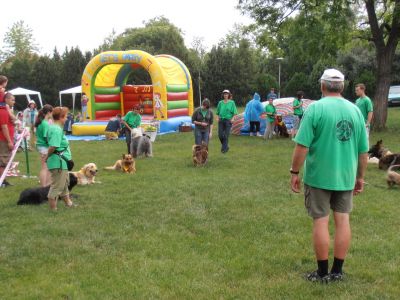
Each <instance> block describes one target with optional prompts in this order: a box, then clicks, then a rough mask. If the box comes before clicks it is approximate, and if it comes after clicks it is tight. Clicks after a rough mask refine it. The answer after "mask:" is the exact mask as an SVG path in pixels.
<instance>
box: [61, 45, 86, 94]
mask: <svg viewBox="0 0 400 300" xmlns="http://www.w3.org/2000/svg"><path fill="white" fill-rule="evenodd" d="M86 64H87V62H86V58H85V57H84V56H83V54H82V52H81V50H79V48H78V47H76V48H71V49H70V50H68V49H65V52H64V54H63V55H62V70H61V82H60V85H59V86H60V88H61V89H65V88H70V87H73V86H77V85H80V84H81V78H82V74H83V70H84V69H85V67H86Z"/></svg>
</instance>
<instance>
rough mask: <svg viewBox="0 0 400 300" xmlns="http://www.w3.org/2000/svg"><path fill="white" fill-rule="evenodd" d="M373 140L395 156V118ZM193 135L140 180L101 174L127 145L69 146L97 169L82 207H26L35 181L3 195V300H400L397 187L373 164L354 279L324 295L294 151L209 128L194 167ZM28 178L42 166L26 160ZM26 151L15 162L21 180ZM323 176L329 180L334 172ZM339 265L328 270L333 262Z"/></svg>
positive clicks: (149, 165)
mask: <svg viewBox="0 0 400 300" xmlns="http://www.w3.org/2000/svg"><path fill="white" fill-rule="evenodd" d="M388 127H389V129H388V131H387V132H384V133H376V132H374V133H372V135H371V142H373V143H375V141H376V140H377V139H379V138H383V140H384V143H385V145H386V146H387V147H389V148H390V149H392V150H396V151H400V143H399V136H400V135H399V134H400V108H390V109H389V121H388ZM193 140H194V139H193V135H192V134H191V133H176V134H168V135H163V136H158V137H157V140H156V142H155V143H154V158H151V159H138V160H137V161H136V168H137V173H136V174H135V175H125V174H120V173H115V172H112V171H105V170H102V169H103V167H105V166H108V165H112V164H113V163H114V162H115V160H117V159H119V157H120V156H121V154H122V153H123V152H125V151H126V150H125V149H126V146H125V143H124V142H123V141H95V142H85V141H79V142H71V148H72V153H73V156H74V160H75V162H76V166H78V167H79V166H82V165H83V164H85V163H88V162H95V163H96V164H97V166H98V167H99V169H100V172H99V174H98V176H97V179H98V180H99V181H101V182H102V183H101V184H96V185H92V186H83V187H76V188H75V189H74V190H73V193H74V194H77V195H78V196H79V198H78V199H76V203H78V204H79V206H78V207H77V208H74V209H67V208H65V207H64V206H63V204H62V203H59V210H58V212H57V213H52V212H50V211H49V208H48V205H41V206H17V205H16V201H17V199H18V195H19V193H20V192H21V191H22V190H23V189H25V188H26V187H29V186H36V185H37V178H36V179H33V178H30V179H23V178H13V179H11V180H10V181H11V182H12V183H13V184H15V186H14V187H10V188H5V189H1V190H0V198H1V201H0V299H135V298H139V299H143V298H145V299H147V298H151V299H154V298H156V299H157V298H163V299H193V298H195V299H277V298H282V299H311V298H321V297H325V298H332V299H333V298H335V299H396V298H398V297H399V295H400V284H399V282H400V269H399V266H400V256H399V249H400V235H399V228H400V218H399V215H400V202H399V201H400V187H395V188H393V189H388V188H387V187H386V182H385V173H384V172H383V171H381V170H378V168H377V166H376V165H370V166H368V171H367V174H366V181H367V183H368V184H367V185H366V187H365V191H364V193H363V194H361V195H360V196H357V197H356V198H355V199H354V211H353V213H352V215H351V216H352V217H351V222H352V230H353V240H352V246H351V249H350V252H349V255H348V258H347V260H346V262H345V272H346V273H347V274H348V276H347V279H346V280H345V281H344V282H341V283H334V284H331V285H328V286H323V285H320V284H312V283H309V282H307V281H305V280H304V279H303V277H302V276H303V274H304V273H305V272H308V271H312V270H314V269H315V267H316V266H315V260H314V254H313V249H312V244H311V227H312V220H311V219H310V218H309V217H308V216H307V214H306V212H305V209H304V206H303V195H296V194H293V193H292V192H291V191H290V188H289V179H290V176H289V175H290V174H289V167H290V162H291V154H292V150H293V147H294V144H293V142H292V141H290V140H289V139H277V140H272V141H269V142H264V141H263V140H262V139H260V138H256V137H242V136H239V137H238V136H232V137H231V141H230V148H231V150H230V151H229V152H228V153H227V154H225V155H223V154H221V153H220V152H219V150H220V144H219V141H218V138H217V135H216V132H214V137H213V138H212V141H211V144H210V155H209V164H208V165H207V166H206V167H204V168H194V167H193V166H192V161H191V146H192V143H193ZM29 154H30V158H31V170H32V174H37V173H38V170H39V166H40V164H39V160H38V153H37V152H30V153H29ZM23 155H24V154H23V153H19V154H18V156H17V160H18V161H20V162H21V165H20V170H21V172H25V170H26V168H25V162H24V161H25V159H24V156H23ZM327 176H329V172H328V171H327ZM331 262H332V260H331Z"/></svg>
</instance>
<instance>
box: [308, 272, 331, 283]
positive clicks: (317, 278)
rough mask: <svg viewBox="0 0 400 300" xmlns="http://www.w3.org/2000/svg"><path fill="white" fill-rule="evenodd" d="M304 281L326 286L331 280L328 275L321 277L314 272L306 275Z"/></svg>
mask: <svg viewBox="0 0 400 300" xmlns="http://www.w3.org/2000/svg"><path fill="white" fill-rule="evenodd" d="M306 279H307V280H308V281H311V282H319V283H322V284H328V283H329V281H330V280H331V278H330V275H329V274H327V275H325V276H322V277H321V276H319V275H318V271H314V272H311V273H308V274H306Z"/></svg>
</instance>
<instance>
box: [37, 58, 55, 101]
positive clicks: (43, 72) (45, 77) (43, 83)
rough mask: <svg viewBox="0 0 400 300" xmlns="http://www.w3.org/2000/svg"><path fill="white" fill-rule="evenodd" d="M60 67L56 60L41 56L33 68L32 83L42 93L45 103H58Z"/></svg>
mask: <svg viewBox="0 0 400 300" xmlns="http://www.w3.org/2000/svg"><path fill="white" fill-rule="evenodd" d="M58 70H59V69H58V68H57V64H56V62H55V61H54V60H53V59H51V58H49V57H48V56H41V57H39V59H38V60H37V61H36V62H35V64H34V65H33V69H32V74H33V76H32V77H33V78H32V83H33V85H34V86H35V88H36V89H38V90H39V91H40V93H41V94H42V99H43V102H44V103H49V104H51V105H53V106H54V105H57V104H58V103H59V101H58V92H59V89H58V85H57V84H58V78H59V76H58Z"/></svg>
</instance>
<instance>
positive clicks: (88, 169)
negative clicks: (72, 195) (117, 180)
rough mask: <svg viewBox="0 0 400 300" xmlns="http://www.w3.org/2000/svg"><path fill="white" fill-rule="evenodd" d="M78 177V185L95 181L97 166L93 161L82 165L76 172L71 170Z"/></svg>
mask: <svg viewBox="0 0 400 300" xmlns="http://www.w3.org/2000/svg"><path fill="white" fill-rule="evenodd" d="M71 173H72V174H74V175H75V176H76V177H77V178H78V185H87V184H93V183H95V177H96V174H97V166H96V164H95V163H88V164H86V165H84V166H83V167H82V168H81V169H80V170H79V171H78V172H71Z"/></svg>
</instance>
